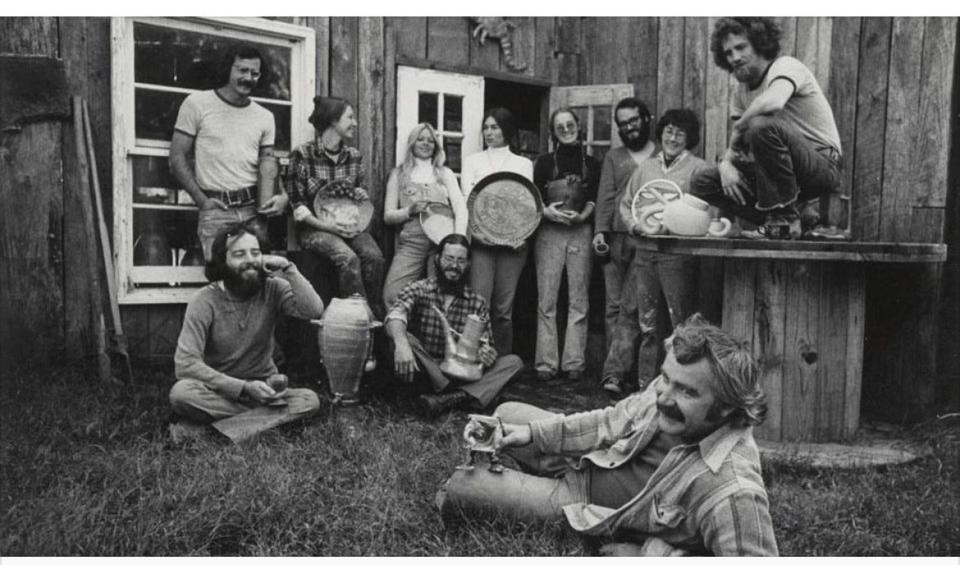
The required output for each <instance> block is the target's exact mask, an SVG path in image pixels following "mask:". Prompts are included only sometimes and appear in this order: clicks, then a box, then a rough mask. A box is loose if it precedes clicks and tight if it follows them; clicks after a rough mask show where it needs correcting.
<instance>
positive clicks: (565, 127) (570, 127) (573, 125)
mask: <svg viewBox="0 0 960 565" xmlns="http://www.w3.org/2000/svg"><path fill="white" fill-rule="evenodd" d="M578 129H579V127H578V126H577V122H567V123H565V124H557V126H556V127H555V128H554V130H555V131H558V132H561V133H562V132H566V131H577V130H578Z"/></svg>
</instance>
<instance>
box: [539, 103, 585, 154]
mask: <svg viewBox="0 0 960 565" xmlns="http://www.w3.org/2000/svg"><path fill="white" fill-rule="evenodd" d="M564 112H566V113H567V114H570V115H571V116H573V121H574V122H576V123H577V128H579V127H580V116H578V115H577V113H576V112H574V111H573V110H571V109H570V108H569V107H567V106H561V107H559V108H557V109H556V110H554V111H553V112H551V113H550V121H549V122H547V123H548V124H550V137H551V138H552V139H553V141H554V143H556V144H557V145H559V144H560V139H558V138H557V132H556V123H555V122H556V121H557V116H559V115H560V114H563V113H564ZM582 135H583V130H580V131H578V132H577V140H580V137H581V136H582Z"/></svg>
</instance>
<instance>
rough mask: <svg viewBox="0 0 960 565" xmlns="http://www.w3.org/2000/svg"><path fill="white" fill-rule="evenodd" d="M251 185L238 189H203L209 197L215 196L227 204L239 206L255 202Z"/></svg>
mask: <svg viewBox="0 0 960 565" xmlns="http://www.w3.org/2000/svg"><path fill="white" fill-rule="evenodd" d="M254 188H255V187H252V186H248V187H246V188H241V189H240V190H204V191H203V193H204V194H206V195H207V196H208V197H210V198H216V199H217V200H219V201H221V202H223V203H224V204H226V205H227V206H233V207H239V206H246V205H247V204H254V203H256V196H255V192H254Z"/></svg>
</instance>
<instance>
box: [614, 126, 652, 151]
mask: <svg viewBox="0 0 960 565" xmlns="http://www.w3.org/2000/svg"><path fill="white" fill-rule="evenodd" d="M637 132H638V133H639V135H637V136H636V137H631V136H628V135H624V133H623V132H622V131H621V132H617V133H618V134H619V135H620V140H621V141H623V144H624V145H625V146H626V147H627V149H629V150H631V151H640V150H641V149H643V148H644V146H646V145H647V142H648V141H650V124H643V125H642V126H640V128H639V129H638V130H637Z"/></svg>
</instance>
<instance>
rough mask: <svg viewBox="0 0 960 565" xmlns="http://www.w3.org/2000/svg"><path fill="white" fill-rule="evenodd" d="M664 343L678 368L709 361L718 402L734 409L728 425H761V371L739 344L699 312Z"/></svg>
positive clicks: (763, 400)
mask: <svg viewBox="0 0 960 565" xmlns="http://www.w3.org/2000/svg"><path fill="white" fill-rule="evenodd" d="M665 344H666V348H667V350H668V351H672V352H673V355H674V357H675V358H676V360H677V362H678V363H680V364H681V365H689V364H690V363H696V362H697V361H699V360H701V359H706V360H707V361H708V363H709V364H710V368H711V369H712V371H713V376H714V379H713V391H714V394H715V395H716V397H717V400H719V401H720V402H721V403H722V404H723V405H726V406H729V407H732V408H733V409H734V410H733V412H732V413H731V414H730V416H729V417H728V420H727V421H728V422H730V425H732V426H734V427H746V426H759V425H760V424H762V423H763V420H764V419H765V418H766V416H767V401H766V396H765V395H764V393H763V390H762V389H761V388H760V368H759V367H758V366H757V362H756V361H755V360H754V359H753V355H751V354H750V352H749V351H747V349H746V348H745V347H744V346H743V345H742V344H740V343H738V342H737V341H736V340H734V339H733V338H732V337H730V335H729V334H727V333H726V332H724V331H723V330H721V329H720V328H718V327H717V326H714V325H713V324H711V323H710V322H708V321H707V320H706V319H705V318H704V317H703V316H702V315H701V314H700V313H699V312H698V313H696V314H694V315H692V316H690V317H689V318H687V320H686V321H684V322H682V323H680V324H678V325H677V327H676V329H675V330H674V332H673V335H671V336H670V337H669V338H667V340H666V342H665Z"/></svg>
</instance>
